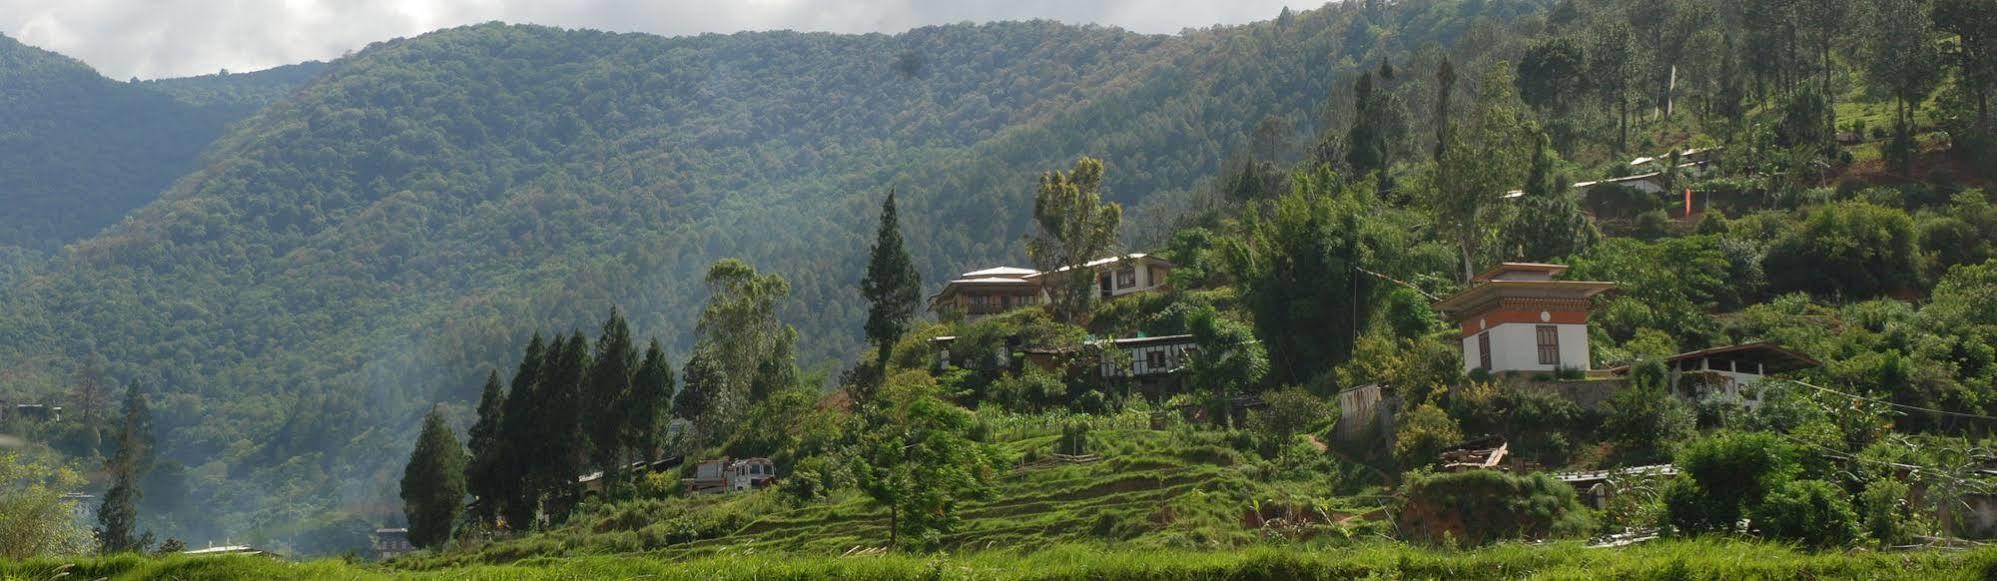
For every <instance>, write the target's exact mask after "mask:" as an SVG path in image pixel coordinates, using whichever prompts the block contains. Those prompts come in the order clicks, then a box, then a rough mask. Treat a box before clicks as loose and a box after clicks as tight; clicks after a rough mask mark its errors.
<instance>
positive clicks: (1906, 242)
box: [1763, 202, 1920, 299]
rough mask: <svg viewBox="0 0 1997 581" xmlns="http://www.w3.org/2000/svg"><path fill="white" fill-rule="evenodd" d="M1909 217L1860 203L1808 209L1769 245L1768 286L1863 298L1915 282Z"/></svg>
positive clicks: (1914, 250)
mask: <svg viewBox="0 0 1997 581" xmlns="http://www.w3.org/2000/svg"><path fill="white" fill-rule="evenodd" d="M1919 257H1920V254H1919V250H1918V249H1917V245H1916V240H1915V230H1914V222H1913V220H1912V219H1911V218H1909V217H1908V216H1907V214H1906V213H1905V212H1902V211H1900V210H1896V209H1892V208H1884V207H1880V206H1876V205H1872V204H1869V203H1864V202H1855V203H1843V204H1833V205H1830V206H1825V207H1822V208H1818V209H1816V210H1815V211H1813V212H1811V213H1810V215H1809V217H1808V218H1807V219H1806V220H1805V221H1804V222H1803V223H1802V225H1801V227H1799V228H1797V229H1795V230H1792V231H1790V232H1788V233H1785V234H1784V235H1783V236H1782V237H1781V238H1778V239H1776V240H1775V243H1774V244H1773V245H1771V246H1769V248H1768V258H1767V259H1766V260H1765V261H1764V262H1763V268H1765V269H1766V270H1767V272H1768V284H1769V290H1771V291H1774V292H1778V293H1783V292H1797V291H1800V292H1808V293H1810V294H1812V295H1816V296H1820V297H1838V298H1849V299H1865V298H1873V297H1878V296H1885V295H1889V294H1892V293H1895V292H1902V291H1906V290H1910V289H1913V288H1915V287H1916V286H1917V285H1918V284H1919V283H1920V262H1919V259H1920V258H1919Z"/></svg>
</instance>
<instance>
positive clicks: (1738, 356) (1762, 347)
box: [1609, 343, 1822, 406]
mask: <svg viewBox="0 0 1997 581" xmlns="http://www.w3.org/2000/svg"><path fill="white" fill-rule="evenodd" d="M1664 364H1665V365H1666V366H1667V367H1669V368H1670V375H1669V377H1668V379H1667V380H1666V381H1667V383H1668V385H1670V386H1671V391H1672V393H1676V394H1678V396H1679V397H1683V398H1686V399H1691V400H1695V401H1696V400H1699V399H1703V398H1706V397H1722V398H1728V399H1734V400H1736V401H1740V402H1742V403H1745V404H1748V405H1750V406H1752V405H1754V404H1757V403H1759V402H1760V398H1759V396H1758V394H1755V393H1753V390H1749V389H1747V388H1749V387H1752V386H1754V385H1755V384H1757V383H1760V382H1761V380H1762V378H1764V377H1767V376H1769V375H1773V374H1777V373H1783V372H1788V371H1795V370H1798V369H1808V368H1811V367H1817V366H1819V365H1822V363H1819V362H1818V361H1817V360H1816V359H1813V358H1811V357H1810V356H1808V355H1804V354H1802V353H1798V352H1796V351H1793V350H1790V349H1787V348H1784V347H1782V346H1780V345H1776V344H1773V343H1746V344H1741V345H1730V346H1726V347H1714V348H1711V349H1700V350H1698V351H1689V352H1685V353H1679V354H1677V355H1673V356H1671V357H1669V358H1666V359H1665V360H1664ZM1609 371H1610V372H1612V373H1615V374H1617V375H1624V376H1627V375H1629V373H1630V368H1629V367H1628V366H1623V367H1617V368H1615V369H1611V370H1609Z"/></svg>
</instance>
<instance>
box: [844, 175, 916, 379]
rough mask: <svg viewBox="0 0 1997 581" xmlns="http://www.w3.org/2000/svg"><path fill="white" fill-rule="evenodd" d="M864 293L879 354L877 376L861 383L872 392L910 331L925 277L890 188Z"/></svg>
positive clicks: (869, 336)
mask: <svg viewBox="0 0 1997 581" xmlns="http://www.w3.org/2000/svg"><path fill="white" fill-rule="evenodd" d="M860 294H861V295H862V296H864V297H866V299H867V327H866V331H867V341H868V342H869V343H873V345H874V350H875V354H876V356H877V357H876V359H875V361H876V364H875V365H876V371H875V372H874V374H873V377H872V378H870V379H869V380H867V381H862V382H861V383H862V384H864V385H865V387H866V388H867V390H866V391H867V392H868V394H871V392H872V391H873V389H872V388H873V387H874V386H875V385H877V384H878V382H879V381H880V378H881V377H883V376H884V375H885V374H886V371H887V364H888V358H889V356H891V355H892V354H893V352H894V344H895V342H896V341H899V340H901V336H902V334H903V333H906V332H908V322H909V320H910V319H913V318H915V308H916V306H917V303H919V302H920V301H921V300H922V279H921V276H920V275H918V274H916V272H915V261H914V260H912V259H910V258H909V257H908V249H907V248H904V247H903V246H902V242H901V224H900V220H899V218H897V217H896V213H895V205H894V190H888V199H887V201H886V202H882V203H881V225H880V230H879V231H878V232H877V233H876V234H875V235H874V250H873V257H872V258H871V259H869V260H868V261H867V275H866V276H865V277H864V278H861V279H860ZM855 395H864V394H855ZM857 399H862V400H865V399H869V398H867V397H860V398H857Z"/></svg>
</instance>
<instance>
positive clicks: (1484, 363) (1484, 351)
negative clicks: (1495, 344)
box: [1477, 333, 1491, 371]
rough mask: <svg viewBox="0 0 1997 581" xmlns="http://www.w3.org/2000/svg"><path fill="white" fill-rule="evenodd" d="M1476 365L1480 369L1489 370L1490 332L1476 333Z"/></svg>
mask: <svg viewBox="0 0 1997 581" xmlns="http://www.w3.org/2000/svg"><path fill="white" fill-rule="evenodd" d="M1477 367H1478V368H1480V369H1483V370H1485V371H1490V370H1491V334H1490V333H1478V334H1477Z"/></svg>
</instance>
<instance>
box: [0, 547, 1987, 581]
mask: <svg viewBox="0 0 1997 581" xmlns="http://www.w3.org/2000/svg"><path fill="white" fill-rule="evenodd" d="M65 572H66V573H68V575H66V576H65V577H64V578H81V579H94V578H99V577H109V578H114V579H386V578H409V579H638V578H644V579H687V580H695V579H698V580H708V579H715V580H725V579H990V580H1008V579H1020V580H1028V579H1031V580H1065V579H1077V580H1080V579H1313V578H1315V579H1346V578H1412V579H1771V578H1781V579H1921V580H1923V581H1943V580H1950V579H1978V578H1988V577H1987V576H1988V575H1991V574H1997V550H1991V549H1984V550H1980V551H1974V552H1950V551H1923V552H1911V553H1876V552H1854V553H1809V552H1803V551H1799V550H1796V549H1792V548H1789V547H1786V546H1781V545H1773V544H1764V543H1751V542H1740V541H1722V540H1692V541H1666V542H1657V543H1651V544H1647V545H1641V546H1636V547H1629V548H1624V549H1586V548H1583V547H1581V546H1580V545H1578V544H1572V543H1552V544H1544V545H1524V544H1501V545H1497V546H1493V547H1487V548H1483V549H1477V550H1470V551H1442V550H1429V549H1419V548H1413V547H1410V546H1407V545H1401V544H1396V543H1387V542H1381V543H1370V544H1363V545H1358V546H1352V547H1343V548H1329V547H1317V546H1311V545H1287V546H1278V545H1259V546H1255V547H1252V548H1248V549H1244V550H1237V551H1193V550H1135V549H1131V548H1128V547H1123V546H1119V545H1114V544H1063V545H1055V546H1050V547H1042V548H1039V549H1037V550H1031V551H1029V552H1014V551H982V552H972V553H964V554H955V555H947V554H939V555H907V554H896V555H885V556H869V557H851V558H842V557H836V556H827V555H818V556H800V555H795V554H784V553H728V554H717V555H711V556H705V557H699V558H693V559H687V560H671V559H665V558H660V557H659V556H657V555H624V556H586V557H569V558H550V559H537V560H533V561H523V562H519V563H513V564H507V565H473V566H466V567H454V568H448V569H439V570H431V571H406V570H403V571H397V570H390V569H385V568H381V567H378V566H371V565H363V564H349V563H343V562H340V561H335V560H324V561H313V562H309V563H289V562H283V561H278V560H274V559H269V558H263V557H241V556H232V557H206V558H194V557H178V556H177V557H168V558H151V559H147V558H140V557H133V556H122V557H109V558H95V559H86V560H82V561H30V562H24V563H22V562H16V563H5V562H0V579H6V580H10V581H11V580H13V579H46V578H51V577H54V576H55V575H57V574H60V573H65Z"/></svg>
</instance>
